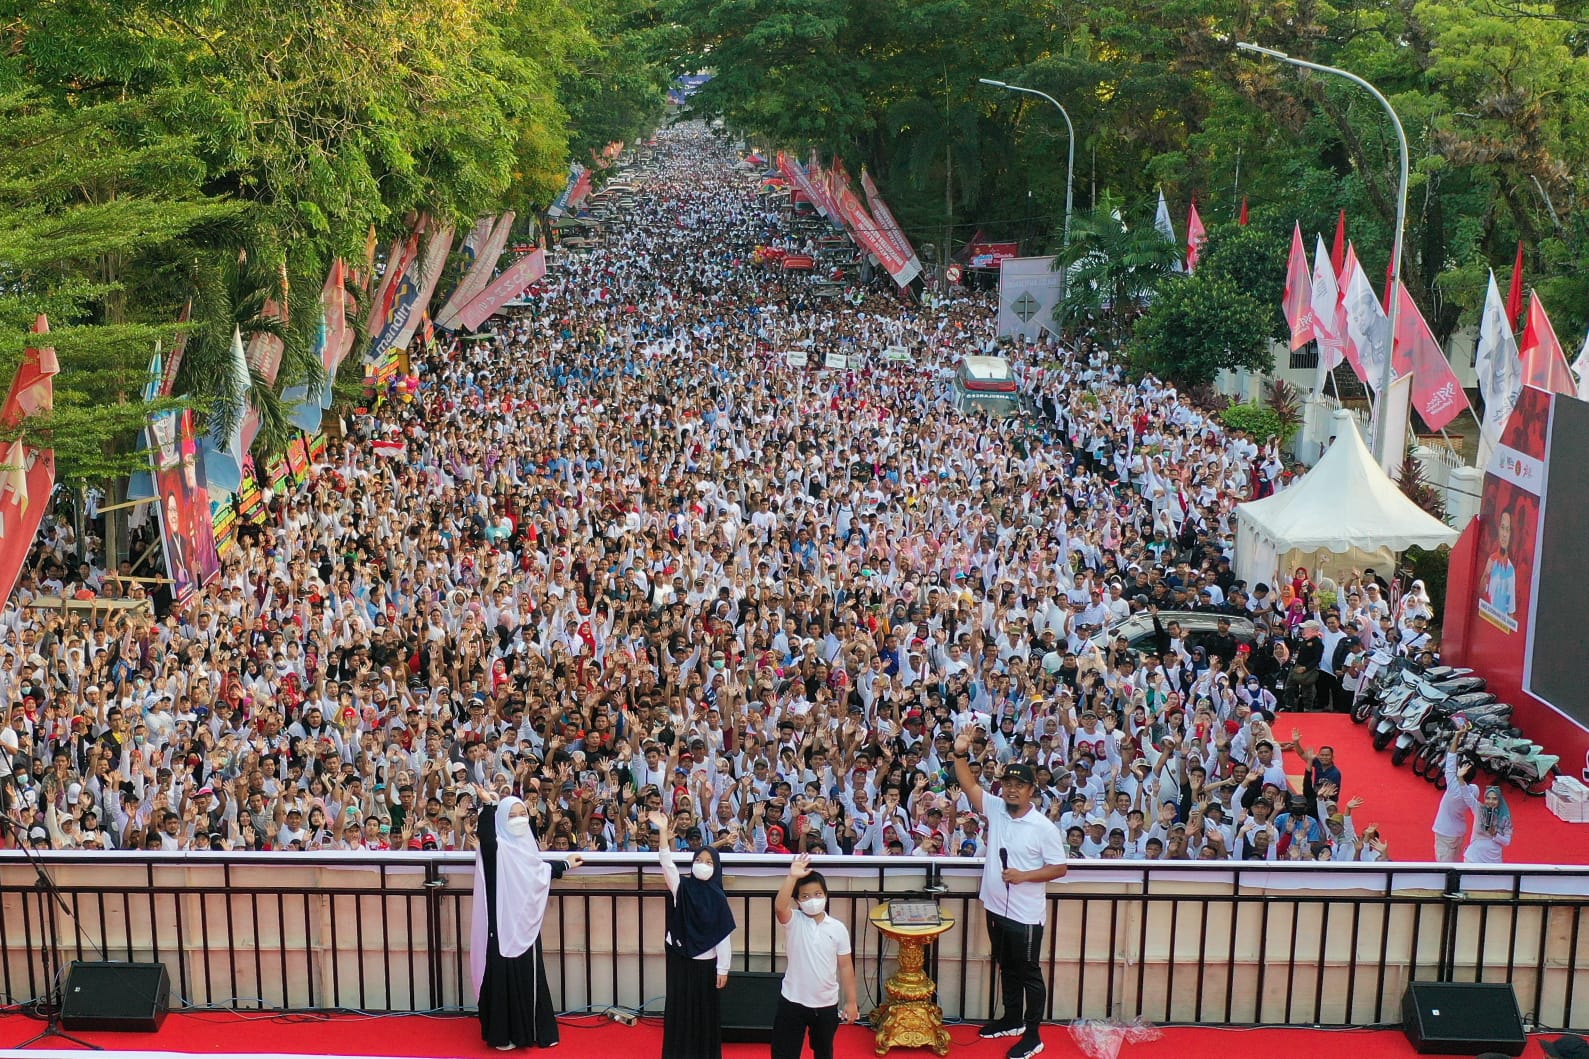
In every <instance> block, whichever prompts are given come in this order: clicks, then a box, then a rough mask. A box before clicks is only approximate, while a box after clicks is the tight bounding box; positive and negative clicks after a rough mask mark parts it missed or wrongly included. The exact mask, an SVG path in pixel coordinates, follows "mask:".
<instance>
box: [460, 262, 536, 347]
mask: <svg viewBox="0 0 1589 1059" xmlns="http://www.w3.org/2000/svg"><path fill="white" fill-rule="evenodd" d="M544 275H546V251H545V250H542V249H541V248H540V247H536V248H535V249H534V250H531V251H530V252H529V253H528V254H525V255H524V256H523V257H521V258H519V259H518V260H517V261H515V262H513V264H511V265H509V266H508V267H507V268H506V269H505V270H504V271H503V273H502V275H500V276H498V277H497V278H496V279H495V280H493V281H492V283H491V285H490V286H488V287H487V288H486V289H485V290H484V291H482V292H481V293H480V296H479V297H477V298H475V300H474V301H472V302H470V303H469V304H468V305H466V306H464V308H463V311H462V312H460V313H459V314H458V322H459V323H461V324H462V325H463V326H464V327H466V328H468V329H469V330H471V331H473V330H474V329H475V328H477V327H479V326H480V325H481V324H483V323H485V322H486V321H487V320H489V319H490V318H491V314H492V313H494V312H496V311H497V310H498V309H500V308H502V306H504V305H506V304H507V303H508V302H510V301H512V300H513V299H514V298H517V297H518V296H519V295H520V294H523V293H524V290H525V288H526V287H529V286H530V285H531V284H532V283H535V282H536V281H537V280H539V279H540V278H541V277H542V276H544Z"/></svg>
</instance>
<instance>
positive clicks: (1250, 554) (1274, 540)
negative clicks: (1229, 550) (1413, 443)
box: [1235, 410, 1458, 586]
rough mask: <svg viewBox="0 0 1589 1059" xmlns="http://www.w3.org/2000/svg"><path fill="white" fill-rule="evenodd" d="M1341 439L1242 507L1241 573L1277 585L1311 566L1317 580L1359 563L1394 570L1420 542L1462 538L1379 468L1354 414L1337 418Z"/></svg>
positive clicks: (1238, 532)
mask: <svg viewBox="0 0 1589 1059" xmlns="http://www.w3.org/2000/svg"><path fill="white" fill-rule="evenodd" d="M1332 426H1333V428H1334V433H1335V441H1334V443H1333V444H1331V445H1330V447H1329V449H1328V450H1327V451H1326V452H1325V453H1324V456H1323V457H1322V458H1321V459H1320V460H1319V462H1318V463H1317V464H1316V465H1315V466H1314V467H1313V469H1312V470H1310V471H1309V472H1308V473H1307V474H1305V475H1303V476H1302V478H1301V479H1299V480H1298V481H1296V482H1295V483H1293V484H1292V485H1291V486H1290V487H1289V488H1287V489H1284V490H1282V491H1281V492H1278V493H1276V494H1275V495H1273V496H1270V497H1265V498H1264V499H1262V500H1254V501H1252V502H1251V503H1247V504H1240V505H1238V506H1237V508H1236V564H1235V565H1236V576H1237V577H1239V578H1242V579H1244V580H1245V581H1247V583H1248V584H1256V583H1259V582H1264V583H1267V584H1269V585H1271V586H1273V585H1276V584H1278V580H1277V579H1278V578H1279V577H1280V576H1281V575H1282V574H1284V575H1285V576H1287V577H1289V575H1290V574H1291V572H1292V571H1293V570H1295V569H1296V568H1297V567H1299V566H1305V567H1307V568H1308V570H1309V572H1310V573H1311V574H1312V576H1313V578H1314V580H1315V581H1318V580H1320V579H1321V578H1330V579H1332V580H1335V581H1337V582H1339V581H1340V580H1342V579H1343V576H1349V575H1350V572H1351V571H1352V570H1353V569H1358V570H1361V569H1364V568H1366V567H1373V568H1374V570H1375V572H1376V573H1379V574H1381V575H1382V576H1387V577H1388V576H1389V574H1390V572H1391V571H1392V570H1394V569H1395V563H1396V556H1397V555H1399V554H1400V553H1401V552H1403V551H1405V550H1407V549H1408V548H1410V547H1413V546H1414V545H1417V546H1418V547H1420V548H1437V547H1439V546H1440V545H1442V544H1452V543H1455V541H1456V539H1457V536H1458V534H1457V531H1456V530H1454V529H1452V528H1451V527H1450V526H1447V525H1446V524H1445V523H1444V522H1441V521H1440V520H1439V519H1437V518H1435V517H1434V516H1433V515H1430V514H1429V513H1428V512H1426V511H1424V510H1423V509H1422V508H1421V507H1419V506H1418V505H1417V504H1415V503H1413V502H1412V501H1411V500H1409V499H1407V497H1406V496H1405V495H1404V494H1403V493H1402V491H1401V490H1400V489H1399V488H1397V486H1396V483H1395V482H1393V481H1391V479H1390V476H1389V475H1387V474H1386V473H1385V472H1384V471H1383V470H1381V469H1380V467H1379V464H1378V463H1377V462H1376V461H1375V459H1374V456H1373V454H1372V453H1370V452H1369V451H1368V446H1367V445H1365V444H1364V443H1363V438H1362V435H1361V434H1359V433H1358V430H1357V422H1356V420H1354V419H1353V418H1352V415H1351V413H1350V412H1347V411H1344V410H1338V411H1336V413H1335V416H1334V419H1333V421H1332Z"/></svg>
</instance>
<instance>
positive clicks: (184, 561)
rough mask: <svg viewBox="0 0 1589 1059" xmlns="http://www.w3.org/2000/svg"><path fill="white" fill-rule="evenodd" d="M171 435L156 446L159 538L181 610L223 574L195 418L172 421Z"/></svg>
mask: <svg viewBox="0 0 1589 1059" xmlns="http://www.w3.org/2000/svg"><path fill="white" fill-rule="evenodd" d="M171 418H172V420H173V421H174V422H173V424H172V429H170V430H167V431H164V432H163V433H164V434H165V435H166V436H165V437H161V438H158V439H157V441H156V445H155V453H154V455H155V473H154V477H155V488H156V489H157V490H158V492H159V496H160V497H161V501H160V503H158V504H156V505H155V506H156V508H157V509H158V511H159V514H160V536H161V542H162V545H163V547H164V550H165V559H166V576H168V577H170V578H171V598H172V599H174V600H175V601H176V602H177V604H178V605H179V606H180V605H181V604H183V603H186V602H187V601H188V600H189V599H190V598H191V597H192V596H193V594H194V593H195V592H197V591H198V590H199V589H200V588H202V587H204V585H206V584H207V583H209V581H211V580H212V579H213V578H215V577H217V576H218V575H219V574H220V572H221V564H220V560H219V558H218V557H217V556H216V552H215V521H214V517H213V516H212V514H211V512H210V491H209V486H208V484H207V483H206V482H205V479H204V465H203V463H201V462H200V460H199V458H198V447H197V445H196V444H195V443H194V438H193V413H192V412H191V411H188V410H184V411H182V412H181V413H179V414H176V415H173V416H172V417H171Z"/></svg>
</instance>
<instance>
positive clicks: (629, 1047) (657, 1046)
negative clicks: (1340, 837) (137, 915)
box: [0, 1013, 1545, 1059]
mask: <svg viewBox="0 0 1589 1059" xmlns="http://www.w3.org/2000/svg"><path fill="white" fill-rule="evenodd" d="M40 1025H41V1024H40V1023H38V1022H34V1021H32V1020H31V1019H26V1018H22V1017H20V1016H6V1017H0V1046H9V1045H10V1044H11V1043H12V1042H15V1041H21V1040H23V1039H24V1038H26V1037H29V1036H31V1035H32V1034H34V1033H36V1032H37V1031H38V1029H39V1028H40ZM952 1032H953V1035H954V1047H953V1048H952V1049H951V1051H950V1055H952V1056H963V1057H965V1059H1002V1057H1003V1055H1004V1053H1005V1052H1006V1051H1008V1050H1009V1046H1010V1045H1011V1044H1012V1043H1013V1042H1011V1041H1008V1040H1004V1041H979V1040H978V1039H977V1036H976V1031H975V1030H974V1029H973V1028H972V1027H970V1026H958V1027H954V1028H953V1030H952ZM80 1036H82V1037H83V1038H84V1039H85V1040H88V1041H90V1042H91V1043H93V1044H98V1045H101V1046H102V1047H105V1048H107V1049H113V1051H112V1052H111V1053H110V1054H111V1056H114V1054H115V1052H117V1051H119V1052H142V1053H146V1054H147V1053H160V1052H164V1053H167V1054H169V1053H173V1052H175V1053H184V1054H194V1055H208V1054H217V1053H232V1054H238V1053H246V1054H256V1055H257V1054H267V1055H344V1056H365V1055H382V1056H437V1057H440V1056H447V1057H458V1059H464V1057H471V1059H473V1057H479V1059H494V1057H496V1056H500V1055H504V1054H510V1055H518V1056H527V1055H539V1054H541V1053H539V1052H531V1051H518V1052H512V1053H501V1052H497V1051H494V1050H492V1049H490V1048H487V1047H486V1046H485V1045H483V1044H482V1043H481V1042H480V1033H479V1029H478V1026H477V1024H476V1023H475V1021H474V1020H473V1019H471V1018H463V1017H458V1016H446V1017H442V1016H436V1017H427V1016H423V1015H402V1016H388V1017H367V1016H357V1015H348V1016H335V1017H325V1016H319V1015H239V1014H230V1013H202V1014H199V1013H195V1014H186V1015H172V1016H170V1017H169V1018H167V1019H166V1021H165V1024H164V1025H163V1026H162V1027H161V1030H160V1032H159V1033H153V1034H149V1033H85V1034H81V1035H80ZM1043 1041H1044V1050H1043V1054H1044V1055H1045V1056H1060V1057H1063V1059H1076V1057H1081V1056H1083V1053H1082V1051H1081V1050H1080V1049H1079V1048H1077V1047H1076V1045H1075V1043H1074V1042H1073V1041H1072V1040H1071V1038H1070V1033H1069V1031H1068V1029H1067V1028H1066V1027H1064V1026H1048V1027H1045V1028H1044V1029H1043ZM54 1043H59V1042H54ZM872 1044H873V1037H872V1034H871V1032H870V1031H868V1030H865V1029H862V1028H855V1027H844V1028H841V1029H840V1030H839V1037H838V1048H837V1055H838V1059H863V1057H871V1056H873V1054H874V1053H873V1050H872ZM66 1047H70V1046H66ZM1342 1049H1350V1051H1351V1054H1352V1057H1353V1059H1410V1057H1411V1056H1413V1055H1415V1054H1416V1053H1415V1052H1414V1051H1413V1049H1412V1046H1411V1045H1410V1044H1408V1043H1407V1039H1406V1037H1404V1036H1403V1035H1402V1034H1401V1032H1400V1031H1399V1030H1279V1029H1263V1030H1215V1029H1205V1028H1202V1027H1184V1028H1171V1029H1167V1030H1165V1031H1164V1036H1163V1037H1161V1038H1160V1039H1159V1040H1157V1041H1150V1042H1147V1043H1144V1044H1136V1045H1126V1046H1125V1047H1124V1048H1122V1049H1121V1051H1120V1055H1121V1056H1122V1057H1125V1059H1135V1057H1137V1056H1141V1057H1142V1059H1199V1057H1204V1056H1207V1057H1210V1059H1213V1057H1228V1056H1232V1055H1242V1056H1250V1055H1264V1056H1306V1055H1327V1054H1338V1053H1339V1052H1340V1051H1341V1050H1342ZM51 1050H54V1048H53V1044H52V1045H51V1046H50V1047H48V1048H44V1047H41V1048H38V1049H37V1050H35V1051H29V1052H22V1053H13V1052H7V1051H5V1050H4V1048H3V1047H0V1056H5V1055H12V1054H21V1055H41V1054H47V1053H48V1052H49V1051H51ZM661 1051H662V1027H661V1023H660V1022H657V1021H653V1020H647V1021H646V1022H643V1023H641V1024H640V1025H639V1026H635V1027H633V1028H629V1027H624V1026H618V1025H615V1024H613V1023H611V1022H607V1021H606V1020H604V1019H600V1020H598V1019H594V1018H575V1019H567V1020H565V1021H564V1023H563V1043H562V1045H561V1046H560V1047H559V1048H558V1049H557V1050H556V1051H555V1052H553V1053H551V1054H553V1055H562V1056H602V1057H622V1059H648V1057H651V1056H656V1055H659V1054H661ZM889 1054H890V1055H898V1056H917V1057H926V1056H930V1055H931V1054H932V1053H931V1052H929V1051H926V1050H924V1049H909V1048H907V1049H898V1050H896V1051H893V1052H890V1053H889ZM1544 1054H1545V1053H1544V1052H1543V1051H1542V1050H1541V1049H1540V1047H1539V1043H1538V1039H1537V1038H1535V1039H1532V1040H1530V1042H1529V1045H1528V1049H1527V1051H1526V1052H1524V1055H1526V1056H1533V1057H1538V1056H1543V1055H1544ZM723 1055H724V1057H725V1059H751V1057H755V1059H765V1057H766V1055H767V1046H766V1045H763V1044H734V1045H728V1046H726V1047H725V1048H724V1049H723ZM806 1055H810V1052H809V1051H807V1052H806ZM128 1059H130V1057H128Z"/></svg>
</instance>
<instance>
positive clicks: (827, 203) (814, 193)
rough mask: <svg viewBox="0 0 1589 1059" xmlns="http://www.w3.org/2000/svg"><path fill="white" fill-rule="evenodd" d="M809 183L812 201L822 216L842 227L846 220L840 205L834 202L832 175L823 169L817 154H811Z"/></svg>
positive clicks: (807, 175) (808, 172)
mask: <svg viewBox="0 0 1589 1059" xmlns="http://www.w3.org/2000/svg"><path fill="white" fill-rule="evenodd" d="M806 178H807V183H809V184H810V185H811V201H812V202H814V203H816V207H817V209H819V210H821V211H822V215H823V216H824V217H826V218H827V219H828V220H830V221H832V222H833V223H834V224H838V225H842V224H843V223H844V218H843V217H840V216H839V204H838V203H837V202H835V201H833V177H832V174H830V173H827V172H825V171H824V170H823V169H822V163H820V162H818V161H817V153H816V152H815V151H812V152H811V164H810V165H809V166H807V167H806Z"/></svg>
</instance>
